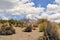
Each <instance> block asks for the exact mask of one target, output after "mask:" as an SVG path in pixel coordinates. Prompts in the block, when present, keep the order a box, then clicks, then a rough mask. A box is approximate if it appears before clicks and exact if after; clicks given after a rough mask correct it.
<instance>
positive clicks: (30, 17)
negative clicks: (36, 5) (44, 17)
mask: <svg viewBox="0 0 60 40" xmlns="http://www.w3.org/2000/svg"><path fill="white" fill-rule="evenodd" d="M39 18H40V16H38V15H33V14H28V15H26V16H25V17H24V18H23V20H24V21H25V23H34V22H35V21H37V19H39Z"/></svg>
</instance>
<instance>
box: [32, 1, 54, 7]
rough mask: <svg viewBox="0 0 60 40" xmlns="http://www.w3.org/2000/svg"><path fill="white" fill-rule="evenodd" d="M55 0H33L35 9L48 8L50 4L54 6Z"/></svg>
mask: <svg viewBox="0 0 60 40" xmlns="http://www.w3.org/2000/svg"><path fill="white" fill-rule="evenodd" d="M54 1H55V0H33V2H34V3H35V7H38V6H39V5H40V6H41V7H46V6H47V5H48V4H53V3H54Z"/></svg>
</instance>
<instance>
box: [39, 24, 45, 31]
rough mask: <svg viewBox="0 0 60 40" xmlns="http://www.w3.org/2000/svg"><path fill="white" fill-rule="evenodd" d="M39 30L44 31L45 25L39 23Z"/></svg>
mask: <svg viewBox="0 0 60 40" xmlns="http://www.w3.org/2000/svg"><path fill="white" fill-rule="evenodd" d="M38 27H39V32H43V31H44V30H45V26H44V25H43V24H39V26H38Z"/></svg>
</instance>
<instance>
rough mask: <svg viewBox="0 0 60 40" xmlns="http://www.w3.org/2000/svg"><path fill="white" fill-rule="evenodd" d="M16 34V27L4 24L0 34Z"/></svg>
mask: <svg viewBox="0 0 60 40" xmlns="http://www.w3.org/2000/svg"><path fill="white" fill-rule="evenodd" d="M12 34H15V29H14V28H13V27H12V26H5V25H2V26H1V29H0V35H12Z"/></svg>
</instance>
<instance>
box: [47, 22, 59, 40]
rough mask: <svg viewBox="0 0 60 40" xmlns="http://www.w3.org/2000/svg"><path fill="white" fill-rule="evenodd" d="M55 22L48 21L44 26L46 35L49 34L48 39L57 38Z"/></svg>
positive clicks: (53, 39)
mask: <svg viewBox="0 0 60 40" xmlns="http://www.w3.org/2000/svg"><path fill="white" fill-rule="evenodd" d="M56 25H57V24H55V23H48V24H47V27H46V32H47V35H48V36H49V39H50V40H58V34H57V26H56Z"/></svg>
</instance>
